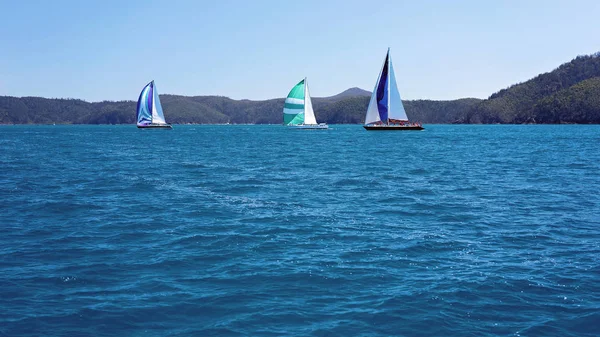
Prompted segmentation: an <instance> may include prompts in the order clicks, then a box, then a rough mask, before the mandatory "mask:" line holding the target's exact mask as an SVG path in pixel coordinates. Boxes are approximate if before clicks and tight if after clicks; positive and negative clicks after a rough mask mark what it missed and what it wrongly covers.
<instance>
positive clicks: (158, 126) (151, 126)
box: [137, 124, 173, 129]
mask: <svg viewBox="0 0 600 337" xmlns="http://www.w3.org/2000/svg"><path fill="white" fill-rule="evenodd" d="M137 127H138V129H173V127H172V126H171V124H146V125H138V126H137Z"/></svg>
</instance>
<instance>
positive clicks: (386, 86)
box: [363, 48, 423, 130]
mask: <svg viewBox="0 0 600 337" xmlns="http://www.w3.org/2000/svg"><path fill="white" fill-rule="evenodd" d="M363 127H364V128H365V129H367V130H423V126H421V124H420V123H410V122H409V121H408V117H407V116H406V111H405V110H404V105H402V99H401V98H400V92H398V86H397V85H396V75H394V67H393V66H392V57H391V55H390V49H389V48H388V51H387V55H386V56H385V61H384V62H383V66H382V67H381V72H379V77H378V78H377V82H376V83H375V89H373V94H371V101H369V107H368V108H367V115H366V116H365V125H363Z"/></svg>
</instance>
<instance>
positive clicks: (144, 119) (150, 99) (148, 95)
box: [136, 81, 173, 129]
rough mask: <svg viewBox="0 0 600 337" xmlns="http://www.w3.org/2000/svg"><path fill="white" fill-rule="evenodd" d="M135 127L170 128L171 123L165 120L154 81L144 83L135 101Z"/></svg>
mask: <svg viewBox="0 0 600 337" xmlns="http://www.w3.org/2000/svg"><path fill="white" fill-rule="evenodd" d="M136 116H137V118H136V119H137V127H138V128H140V129H146V128H162V129H172V128H173V127H172V126H171V124H167V122H166V121H165V115H164V114H163V110H162V106H161V105H160V98H158V90H157V89H156V84H154V81H152V82H150V83H148V84H146V86H145V87H144V89H142V92H141V93H140V98H138V103H137V114H136Z"/></svg>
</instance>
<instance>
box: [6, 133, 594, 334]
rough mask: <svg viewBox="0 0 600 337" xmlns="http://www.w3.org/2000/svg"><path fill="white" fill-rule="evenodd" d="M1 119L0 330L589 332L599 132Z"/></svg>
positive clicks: (31, 331) (427, 332) (591, 305)
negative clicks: (164, 126) (7, 122)
mask: <svg viewBox="0 0 600 337" xmlns="http://www.w3.org/2000/svg"><path fill="white" fill-rule="evenodd" d="M425 127H426V129H425V131H421V132H418V131H411V132H367V131H365V130H364V129H363V128H362V127H361V126H360V125H332V126H331V129H330V130H327V131H324V130H312V131H311V130H289V129H286V128H285V127H283V126H279V125H264V126H263V125H212V126H209V125H175V126H174V129H173V130H139V129H137V128H136V127H135V126H133V125H116V126H108V125H101V126H90V125H85V126H84V125H80V126H77V125H74V126H68V125H67V126H65V125H56V126H53V125H44V126H0V205H1V212H0V223H1V225H0V336H3V337H4V336H283V335H285V336H461V337H464V336H599V335H600V192H599V190H600V149H599V145H600V126H598V125H425Z"/></svg>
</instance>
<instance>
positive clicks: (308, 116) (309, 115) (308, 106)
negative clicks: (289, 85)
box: [304, 78, 317, 125]
mask: <svg viewBox="0 0 600 337" xmlns="http://www.w3.org/2000/svg"><path fill="white" fill-rule="evenodd" d="M304 124H309V125H314V124H317V118H316V117H315V112H314V110H313V107H312V101H311V99H310V92H309V91H308V82H307V81H306V78H305V79H304Z"/></svg>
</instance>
